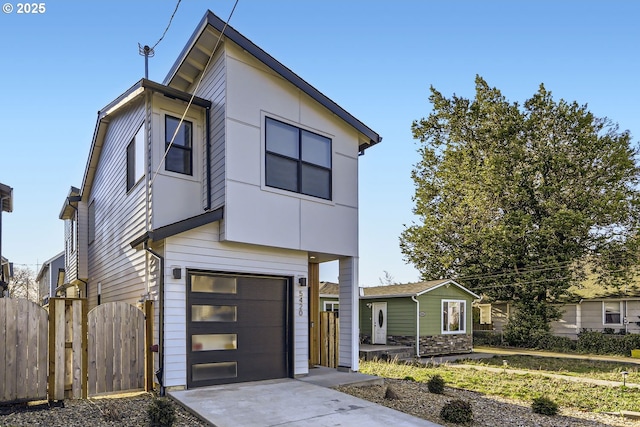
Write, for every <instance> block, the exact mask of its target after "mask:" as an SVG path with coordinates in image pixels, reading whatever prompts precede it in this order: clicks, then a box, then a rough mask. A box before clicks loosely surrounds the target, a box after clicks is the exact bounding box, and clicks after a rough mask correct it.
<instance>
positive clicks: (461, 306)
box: [442, 300, 466, 334]
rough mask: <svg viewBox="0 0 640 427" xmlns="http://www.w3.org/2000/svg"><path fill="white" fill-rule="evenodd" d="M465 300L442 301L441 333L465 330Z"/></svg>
mask: <svg viewBox="0 0 640 427" xmlns="http://www.w3.org/2000/svg"><path fill="white" fill-rule="evenodd" d="M465 313H466V302H465V301H456V300H444V301H442V333H443V334H458V333H464V332H465V331H466V325H465V323H466V314H465Z"/></svg>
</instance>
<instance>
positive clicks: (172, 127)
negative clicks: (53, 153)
mask: <svg viewBox="0 0 640 427" xmlns="http://www.w3.org/2000/svg"><path fill="white" fill-rule="evenodd" d="M223 29H224V34H222V31H223ZM381 139H382V138H381V137H380V136H379V135H378V134H377V133H376V132H374V131H373V130H371V129H370V128H369V127H367V126H366V125H364V124H363V123H362V122H360V121H359V120H358V119H356V118H355V117H353V116H352V115H351V114H350V113H348V112H347V111H345V110H344V109H342V108H341V107H340V106H338V105H337V104H336V103H335V102H333V101H332V100H331V99H329V98H328V97H326V96H325V95H323V94H322V93H321V92H319V91H318V90H317V89H315V88H314V87H312V86H311V85H310V84H308V83H307V82H305V81H304V80H303V79H302V78H300V77H299V76H298V75H296V74H295V73H294V72H292V71H291V70H290V69H288V68H287V67H285V66H284V65H282V64H281V63H280V62H278V61H277V60H276V59H274V58H273V57H271V56H270V55H269V54H268V53H266V52H265V51H263V50H262V49H260V48H259V47H258V46H256V45H255V44H254V43H252V42H251V41H250V40H248V39H247V38H245V37H244V36H243V35H241V34H240V33H238V32H237V31H236V30H234V29H233V28H232V27H231V26H227V27H226V28H225V26H224V22H223V21H222V20H221V19H220V18H218V17H217V16H216V15H214V14H213V13H212V12H210V11H209V12H207V13H206V14H205V16H204V18H203V19H202V21H201V22H200V24H199V25H198V27H197V28H196V30H195V32H194V33H193V35H192V36H191V38H190V39H189V41H188V42H187V44H186V46H185V47H184V50H183V51H182V53H181V54H180V55H179V57H178V58H177V60H176V62H175V64H174V66H173V67H172V68H171V70H170V72H169V74H168V76H167V77H166V79H165V81H164V82H163V83H162V84H159V83H154V82H152V81H149V80H146V79H142V80H140V81H139V82H137V83H136V84H134V85H133V86H132V87H131V88H130V89H129V90H127V91H126V92H125V93H123V94H122V95H120V96H119V97H118V98H116V99H115V100H114V101H113V102H111V103H110V104H109V105H107V106H106V107H104V108H103V109H102V110H100V112H99V113H98V120H97V124H96V127H95V132H94V135H93V139H92V142H91V149H90V154H89V159H88V161H87V166H86V169H85V173H84V177H83V180H82V185H81V187H80V188H72V189H71V191H70V193H69V195H68V197H67V199H66V200H65V204H64V206H63V209H62V212H61V214H60V218H61V219H64V220H65V224H66V225H65V239H66V242H67V245H66V248H67V266H66V268H67V270H66V274H67V277H66V280H67V282H68V283H69V284H74V285H78V286H79V288H80V292H81V294H82V295H83V296H84V295H86V296H87V297H88V299H89V305H90V308H91V307H94V306H96V305H97V304H100V303H106V302H109V301H127V302H129V303H132V304H135V303H136V302H138V301H139V300H141V299H152V300H154V302H155V314H156V320H155V331H154V334H155V340H154V341H155V342H156V343H157V344H158V357H157V358H156V360H155V363H156V369H157V377H158V381H159V382H160V385H161V386H162V387H188V388H192V387H198V386H202V385H211V384H224V383H231V382H241V381H251V380H261V379H270V378H282V377H294V376H298V375H305V374H307V373H308V369H309V330H310V327H311V324H310V323H311V322H310V321H309V316H310V314H309V304H308V298H309V295H308V293H309V291H308V290H309V286H308V285H309V284H310V283H312V282H313V283H318V284H319V278H318V266H319V264H320V263H323V262H328V261H336V260H337V261H338V262H339V282H340V283H339V302H340V360H339V363H340V365H341V367H343V368H345V369H351V370H358V159H359V155H361V154H363V152H364V150H365V149H367V148H368V147H370V146H372V145H374V144H376V143H378V142H380V141H381Z"/></svg>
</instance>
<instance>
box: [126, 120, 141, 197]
mask: <svg viewBox="0 0 640 427" xmlns="http://www.w3.org/2000/svg"><path fill="white" fill-rule="evenodd" d="M143 176H144V126H140V129H139V130H138V132H137V133H136V136H134V137H133V139H132V140H131V142H130V143H129V145H127V191H129V190H131V189H132V188H133V186H134V185H136V182H138V181H139V180H140V178H142V177H143Z"/></svg>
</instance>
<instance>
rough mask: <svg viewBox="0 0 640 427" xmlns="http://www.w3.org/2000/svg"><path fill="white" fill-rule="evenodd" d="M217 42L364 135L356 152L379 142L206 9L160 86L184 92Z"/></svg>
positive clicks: (321, 94) (328, 100)
mask: <svg viewBox="0 0 640 427" xmlns="http://www.w3.org/2000/svg"><path fill="white" fill-rule="evenodd" d="M223 30H224V34H222V33H223ZM218 40H220V41H221V43H218V47H220V46H222V45H223V43H224V42H225V41H226V40H229V41H231V42H233V43H235V44H236V45H238V46H239V47H240V48H242V49H243V50H244V51H246V52H248V53H249V54H250V55H252V56H253V57H254V58H256V59H257V60H258V61H260V62H262V63H263V64H265V65H266V66H267V67H269V68H271V69H272V70H273V71H275V72H276V73H277V74H279V75H280V76H281V77H282V78H284V79H285V80H287V81H288V82H290V83H291V84H293V85H294V86H296V87H297V88H298V89H300V90H301V91H302V92H304V93H305V94H307V95H308V96H310V97H311V98H312V99H314V100H315V101H316V102H318V103H319V104H320V105H322V106H324V107H325V108H327V109H328V110H329V111H330V112H331V113H333V114H335V115H336V116H338V117H339V118H340V119H342V120H343V121H345V122H346V123H347V124H349V125H350V126H352V127H353V128H355V129H356V130H357V131H358V132H360V133H361V134H362V135H364V136H365V137H366V139H364V138H362V140H361V142H360V144H359V146H358V151H360V153H363V152H364V150H365V149H367V148H369V147H371V146H373V145H375V144H377V143H379V142H381V141H382V137H381V136H380V135H378V133H376V132H375V131H373V130H372V129H371V128H369V127H368V126H366V125H365V124H364V123H362V122H361V121H360V120H358V119H357V118H355V117H354V116H353V115H351V114H350V113H349V112H347V111H346V110H345V109H343V108H342V107H340V106H339V105H338V104H336V103H335V102H334V101H332V100H331V99H329V98H328V97H327V96H326V95H324V94H323V93H321V92H320V91H319V90H318V89H316V88H314V87H313V86H311V85H310V84H309V83H307V82H306V81H305V80H303V79H302V78H301V77H300V76H298V75H297V74H296V73H294V72H293V71H291V70H290V69H289V68H287V67H285V66H284V65H283V64H281V63H280V62H279V61H277V60H276V59H275V58H273V57H272V56H271V55H269V54H268V53H267V52H265V51H264V50H262V49H261V48H259V47H258V46H257V45H255V44H254V43H253V42H252V41H251V40H249V39H247V38H246V37H245V36H243V35H242V34H240V33H239V32H238V31H236V30H235V29H234V28H233V27H231V26H230V25H227V24H226V23H225V21H223V20H222V19H220V18H219V17H218V16H216V15H215V14H214V13H213V12H211V11H210V10H209V11H207V13H206V14H205V15H204V17H203V18H202V20H201V21H200V23H199V24H198V26H197V27H196V30H195V31H194V33H193V34H192V35H191V38H190V39H189V41H188V42H187V44H186V45H185V47H184V49H183V50H182V52H181V53H180V55H179V56H178V59H177V60H176V62H175V63H174V64H173V66H172V67H171V70H170V71H169V73H168V74H167V77H166V78H165V79H164V82H163V83H164V84H165V85H167V86H171V87H175V88H177V89H179V90H183V91H186V90H188V89H189V88H190V87H191V86H192V85H193V83H194V82H196V81H197V79H198V78H199V76H200V74H202V73H203V72H204V71H205V67H206V65H207V63H208V62H209V58H210V57H211V56H212V55H213V54H215V52H214V51H213V49H214V48H215V46H216V43H217V41H218Z"/></svg>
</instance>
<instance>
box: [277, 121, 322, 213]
mask: <svg viewBox="0 0 640 427" xmlns="http://www.w3.org/2000/svg"><path fill="white" fill-rule="evenodd" d="M265 127H266V137H265V140H266V159H265V164H266V184H267V185H268V186H269V187H275V188H280V189H282V190H288V191H293V192H296V193H301V194H306V195H308V196H314V197H320V198H322V199H327V200H331V139H329V138H327V137H324V136H322V135H318V134H316V133H313V132H309V131H307V130H304V129H300V128H298V127H295V126H292V125H289V124H286V123H283V122H280V121H277V120H274V119H271V118H268V117H267V118H266V126H265Z"/></svg>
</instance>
